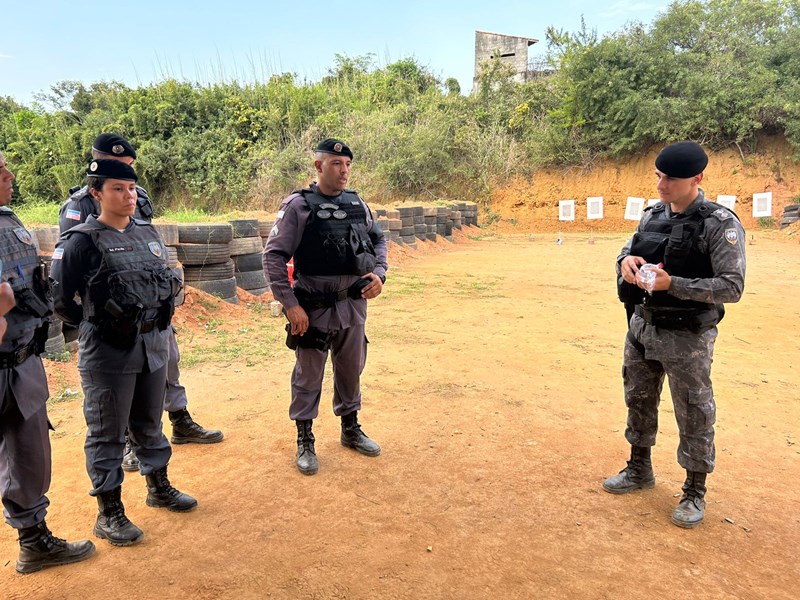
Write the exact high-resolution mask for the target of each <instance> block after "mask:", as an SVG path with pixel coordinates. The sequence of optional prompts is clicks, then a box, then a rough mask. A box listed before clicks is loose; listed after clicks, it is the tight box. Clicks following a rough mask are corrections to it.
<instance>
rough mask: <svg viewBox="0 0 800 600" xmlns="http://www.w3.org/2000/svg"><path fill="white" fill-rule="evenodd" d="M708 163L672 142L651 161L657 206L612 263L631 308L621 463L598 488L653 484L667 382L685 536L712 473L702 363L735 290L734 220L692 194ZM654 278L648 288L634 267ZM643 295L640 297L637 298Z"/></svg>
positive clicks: (707, 382) (711, 411)
mask: <svg viewBox="0 0 800 600" xmlns="http://www.w3.org/2000/svg"><path fill="white" fill-rule="evenodd" d="M707 164H708V157H707V156H706V153H705V152H704V151H703V149H702V148H701V147H700V145H699V144H696V143H695V142H689V141H686V142H678V143H675V144H671V145H669V146H667V147H666V148H664V149H663V150H662V151H661V152H660V153H659V155H658V157H657V158H656V163H655V166H656V169H655V174H656V178H657V180H658V185H657V190H658V195H659V198H660V200H661V202H660V203H658V204H657V205H655V206H654V207H652V208H648V209H645V212H644V214H643V215H642V219H641V221H640V222H639V226H638V227H637V229H636V233H634V235H633V237H632V238H631V240H630V241H629V242H628V243H627V244H626V245H625V246H624V247H623V248H622V252H621V254H620V255H619V257H618V258H617V276H618V288H619V289H618V291H619V297H620V300H622V301H623V302H626V303H630V304H633V305H635V311H634V314H633V316H632V317H631V319H630V323H629V330H628V334H627V338H626V341H625V354H624V361H623V371H622V372H623V382H624V387H625V404H626V406H627V407H628V425H627V428H626V429H625V438H626V439H627V440H628V442H629V443H630V444H631V458H630V460H629V461H628V465H627V466H626V467H625V468H624V469H623V470H622V471H620V473H619V474H618V475H614V476H613V477H610V478H608V479H606V480H605V482H604V483H603V489H605V490H606V491H607V492H610V493H612V494H625V493H628V492H631V491H634V490H639V489H649V488H652V487H654V486H655V475H654V474H653V467H652V463H651V459H650V448H651V447H652V446H654V445H655V443H656V433H657V432H658V404H659V401H660V398H661V387H662V384H663V382H664V376H665V375H666V376H667V377H668V378H669V386H670V392H671V395H672V402H673V405H674V407H675V418H676V420H677V421H678V430H679V434H680V443H679V445H678V463H679V464H680V465H681V466H682V467H683V468H684V469H686V481H685V482H684V484H683V496H682V497H681V500H680V502H679V503H678V506H677V508H676V509H675V511H674V512H673V514H672V522H673V523H674V524H675V525H678V526H679V527H685V528H692V527H696V526H697V525H699V524H700V523H701V522H702V521H703V518H704V516H705V506H706V503H705V499H704V498H705V494H706V476H707V474H708V473H711V472H712V471H713V470H714V458H715V452H714V421H715V419H716V405H715V403H714V393H713V390H712V388H711V360H712V356H713V352H714V342H715V340H716V338H717V323H719V321H720V320H721V319H722V317H723V315H724V314H725V310H724V307H723V304H724V303H728V302H737V301H738V300H739V299H740V298H741V297H742V292H743V291H744V276H745V252H744V239H745V238H744V230H743V229H742V226H741V224H740V223H739V219H738V218H737V217H736V215H735V214H734V213H733V212H732V211H730V210H728V209H727V208H724V207H722V206H720V205H718V204H714V203H712V202H709V201H707V200H706V199H705V197H704V194H703V191H702V190H701V189H700V188H699V185H700V182H702V181H703V171H704V170H705V168H706V165H707ZM645 264H649V265H652V267H648V268H649V269H650V270H651V271H652V272H654V273H655V281H654V282H652V283H650V284H648V283H647V282H646V281H645V279H644V278H643V271H642V266H643V265H645ZM646 290H647V291H646Z"/></svg>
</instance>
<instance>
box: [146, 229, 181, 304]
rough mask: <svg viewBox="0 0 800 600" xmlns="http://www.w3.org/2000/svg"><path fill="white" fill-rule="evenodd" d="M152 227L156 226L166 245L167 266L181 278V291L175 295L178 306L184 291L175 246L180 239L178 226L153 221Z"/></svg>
mask: <svg viewBox="0 0 800 600" xmlns="http://www.w3.org/2000/svg"><path fill="white" fill-rule="evenodd" d="M153 227H155V228H156V231H158V234H159V235H160V236H161V240H162V241H163V242H164V245H165V246H166V247H167V257H166V258H167V266H168V267H169V268H170V269H172V272H173V273H175V275H176V277H178V279H180V280H181V291H180V292H178V295H177V296H176V297H175V306H180V305H181V304H183V300H184V298H185V293H184V291H183V286H184V285H185V282H184V274H183V265H182V264H181V262H180V261H179V260H178V248H177V246H178V243H179V240H180V237H179V233H178V226H177V225H176V224H175V223H153Z"/></svg>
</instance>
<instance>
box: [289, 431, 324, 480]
mask: <svg viewBox="0 0 800 600" xmlns="http://www.w3.org/2000/svg"><path fill="white" fill-rule="evenodd" d="M313 423H314V421H312V420H311V419H309V420H307V421H295V424H296V425H297V460H296V461H295V464H297V469H298V470H299V471H300V472H301V473H302V474H303V475H313V474H314V473H316V472H317V470H318V469H319V463H318V462H317V453H316V452H314V434H313V433H312V432H311V425H312V424H313Z"/></svg>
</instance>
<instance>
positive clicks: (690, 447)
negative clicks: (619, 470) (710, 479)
mask: <svg viewBox="0 0 800 600" xmlns="http://www.w3.org/2000/svg"><path fill="white" fill-rule="evenodd" d="M629 335H630V336H632V337H633V338H634V339H635V340H636V342H637V344H633V343H632V342H631V340H630V337H629V338H628V339H626V340H625V357H624V360H623V367H622V380H623V383H624V386H625V404H626V406H627V407H628V424H627V427H626V429H625V438H626V439H627V440H628V442H630V444H631V445H633V446H654V445H655V443H656V434H657V433H658V405H659V402H660V401H661V389H662V386H663V383H664V376H665V375H666V376H667V377H668V378H669V389H670V393H671V395H672V403H673V405H674V407H675V419H676V420H677V422H678V432H679V435H680V442H679V444H678V463H679V464H680V465H681V467H683V468H684V469H686V470H687V471H696V472H700V473H711V472H712V471H713V470H714V458H715V451H714V422H715V421H716V411H717V409H716V405H715V404H714V392H713V390H712V388H711V362H712V359H713V354H714V341H715V340H716V338H717V329H716V327H714V328H712V329H710V330H708V331H705V332H703V333H700V334H697V333H692V332H691V331H684V330H668V329H663V328H659V327H653V326H652V325H648V324H647V323H645V322H644V321H643V320H642V319H641V318H640V317H639V316H638V315H634V316H633V317H632V318H631V321H630V333H629ZM637 346H638V347H637Z"/></svg>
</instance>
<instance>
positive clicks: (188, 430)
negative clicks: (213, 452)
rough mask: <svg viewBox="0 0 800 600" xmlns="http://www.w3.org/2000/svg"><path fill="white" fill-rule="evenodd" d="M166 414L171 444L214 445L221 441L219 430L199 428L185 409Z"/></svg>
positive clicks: (221, 436)
mask: <svg viewBox="0 0 800 600" xmlns="http://www.w3.org/2000/svg"><path fill="white" fill-rule="evenodd" d="M167 414H168V415H169V420H170V423H172V437H171V438H170V441H171V442H172V443H173V444H190V443H194V444H216V443H217V442H221V441H222V438H223V435H222V432H221V431H220V430H219V429H206V428H205V427H200V425H198V424H197V423H195V422H194V420H193V419H192V417H191V415H190V414H189V411H188V410H186V409H185V408H182V409H181V410H176V411H174V412H170V413H167Z"/></svg>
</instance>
